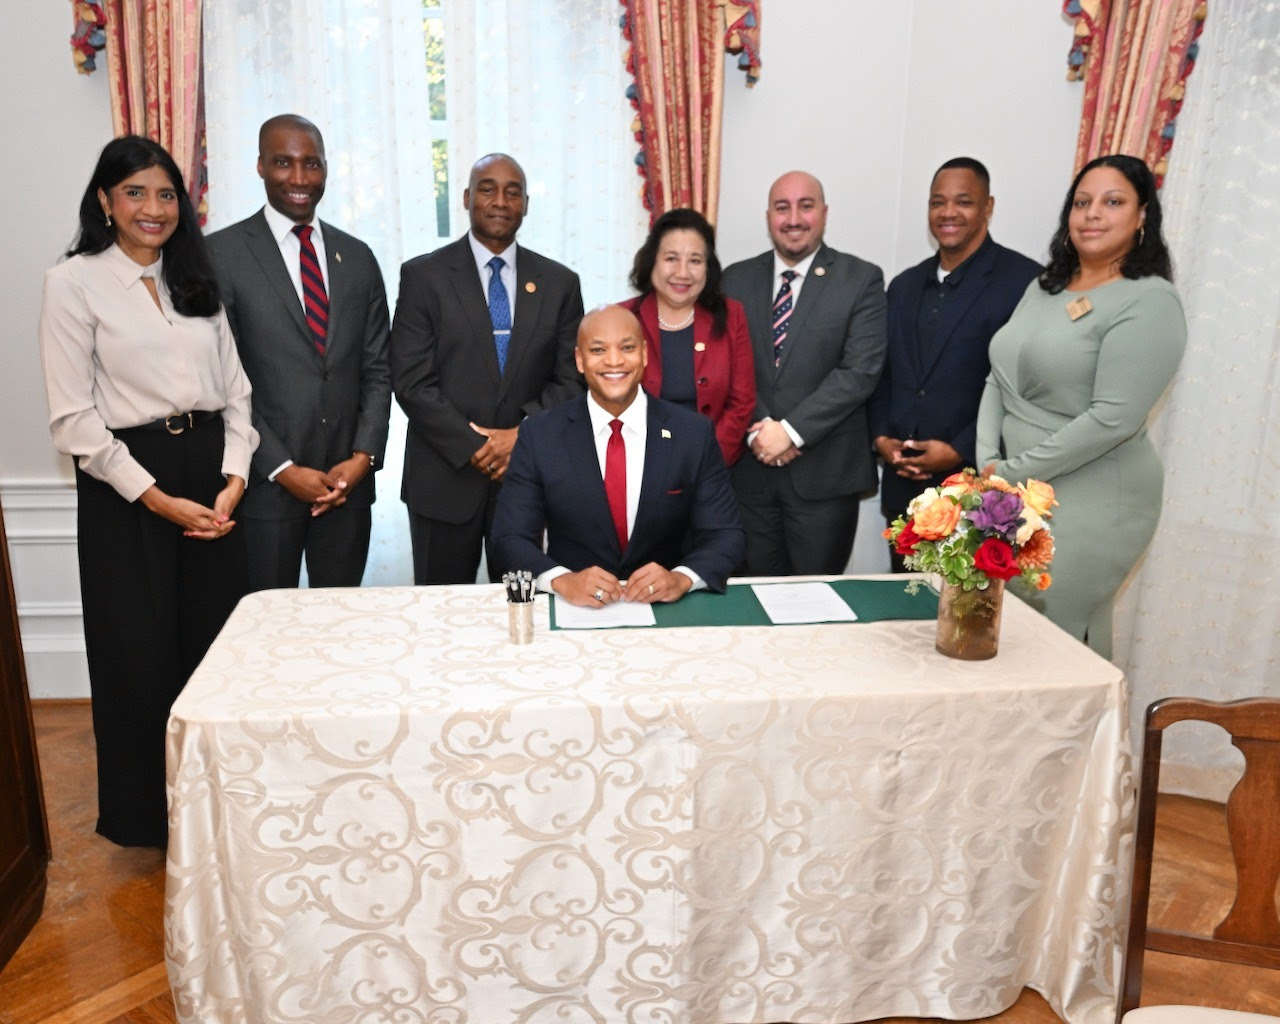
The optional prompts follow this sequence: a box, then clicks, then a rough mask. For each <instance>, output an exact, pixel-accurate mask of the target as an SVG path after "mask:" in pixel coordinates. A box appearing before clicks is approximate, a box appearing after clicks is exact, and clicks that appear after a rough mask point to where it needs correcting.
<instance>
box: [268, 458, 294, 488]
mask: <svg viewBox="0 0 1280 1024" xmlns="http://www.w3.org/2000/svg"><path fill="white" fill-rule="evenodd" d="M292 465H293V459H285V460H284V462H282V463H280V465H278V466H276V468H275V469H273V470H272V471H271V472H270V473H268V474H267V479H268V480H270V481H271V482H272V483H275V482H276V477H278V476H279V475H280V474H281V473H283V472H284V471H285V470H286V469H288V468H289V467H290V466H292Z"/></svg>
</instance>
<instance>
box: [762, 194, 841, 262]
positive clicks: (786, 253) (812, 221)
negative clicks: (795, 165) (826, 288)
mask: <svg viewBox="0 0 1280 1024" xmlns="http://www.w3.org/2000/svg"><path fill="white" fill-rule="evenodd" d="M767 220H768V223H769V237H770V238H771V239H773V247H774V249H775V250H776V251H777V253H778V255H779V256H781V257H782V261H783V262H784V263H786V264H787V266H790V267H794V266H795V265H796V264H797V263H799V262H800V261H801V260H802V259H804V258H805V257H806V256H808V255H809V254H810V253H814V252H817V251H818V246H820V245H821V244H822V235H823V232H825V231H826V230H827V204H826V201H825V199H824V198H823V194H822V185H821V183H820V182H819V181H818V179H817V178H815V177H814V176H813V175H812V174H805V173H804V172H803V171H792V172H790V173H789V174H784V175H783V176H782V177H781V178H779V179H778V180H777V181H775V182H774V183H773V188H771V189H769V210H768V213H767Z"/></svg>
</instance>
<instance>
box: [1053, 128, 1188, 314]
mask: <svg viewBox="0 0 1280 1024" xmlns="http://www.w3.org/2000/svg"><path fill="white" fill-rule="evenodd" d="M1095 167H1113V168H1115V169H1116V170H1117V171H1119V172H1120V173H1121V174H1123V175H1124V176H1125V178H1126V179H1127V180H1128V182H1129V184H1130V185H1132V186H1133V190H1134V191H1135V192H1136V193H1138V205H1139V206H1145V207H1146V208H1147V216H1146V219H1145V220H1144V221H1143V224H1142V227H1141V228H1140V229H1139V230H1138V233H1137V235H1135V236H1134V239H1133V248H1132V249H1130V250H1129V251H1128V253H1126V254H1125V257H1124V259H1123V260H1122V261H1121V263H1120V273H1121V274H1123V275H1124V276H1125V277H1128V278H1131V279H1137V278H1139V277H1153V276H1154V277H1163V278H1164V279H1165V280H1166V281H1172V280H1173V261H1172V260H1171V259H1170V258H1169V249H1168V247H1167V246H1166V245H1165V244H1164V235H1163V234H1162V233H1161V230H1160V225H1161V224H1162V223H1163V221H1164V215H1163V214H1162V213H1161V211H1160V195H1159V193H1157V192H1156V179H1155V177H1154V176H1153V175H1152V174H1151V168H1149V167H1148V166H1147V165H1146V164H1145V163H1143V162H1142V161H1141V160H1139V159H1138V158H1137V157H1136V156H1125V155H1124V154H1122V153H1114V154H1112V155H1110V156H1100V157H1098V158H1096V159H1094V160H1090V161H1089V162H1088V163H1087V164H1085V165H1084V166H1083V167H1082V168H1080V173H1079V174H1077V175H1076V177H1075V180H1074V181H1073V182H1071V187H1070V188H1069V189H1067V198H1066V199H1065V200H1063V203H1062V213H1061V214H1059V215H1058V230H1057V231H1056V232H1054V235H1053V238H1052V240H1051V241H1050V242H1049V265H1048V266H1047V267H1045V270H1044V273H1043V274H1041V275H1040V287H1041V288H1043V289H1044V290H1045V291H1047V292H1048V293H1049V294H1050V295H1057V294H1058V292H1060V291H1062V289H1064V288H1065V287H1066V286H1067V285H1068V284H1070V282H1071V278H1072V277H1074V276H1075V273H1076V271H1077V270H1079V269H1080V254H1079V253H1077V252H1076V247H1075V246H1074V245H1072V244H1071V233H1070V231H1069V229H1068V227H1067V221H1068V220H1069V218H1070V217H1071V204H1072V203H1073V202H1074V201H1075V197H1076V189H1077V188H1079V187H1080V179H1081V178H1083V177H1084V176H1085V175H1086V174H1088V173H1089V172H1090V171H1091V170H1093V169H1094V168H1095Z"/></svg>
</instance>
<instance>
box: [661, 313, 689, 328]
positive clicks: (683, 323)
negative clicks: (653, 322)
mask: <svg viewBox="0 0 1280 1024" xmlns="http://www.w3.org/2000/svg"><path fill="white" fill-rule="evenodd" d="M695 312H696V310H692V309H691V310H689V315H688V316H687V317H685V318H684V319H683V320H682V321H680V323H678V324H669V323H667V321H665V320H664V319H662V314H661V313H659V314H658V326H659V327H661V328H662V329H663V330H664V331H683V330H684V329H685V328H686V327H688V326H689V325H690V324H691V323H693V314H694V313H695Z"/></svg>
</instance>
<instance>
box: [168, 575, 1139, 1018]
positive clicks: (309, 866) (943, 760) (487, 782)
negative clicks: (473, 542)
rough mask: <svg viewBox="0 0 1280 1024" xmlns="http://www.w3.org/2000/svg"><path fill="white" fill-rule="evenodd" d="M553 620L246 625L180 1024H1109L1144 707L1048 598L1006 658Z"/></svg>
mask: <svg viewBox="0 0 1280 1024" xmlns="http://www.w3.org/2000/svg"><path fill="white" fill-rule="evenodd" d="M899 579H901V578H900V577H899ZM535 621H536V627H535V633H534V641H533V642H532V643H531V644H529V645H527V646H519V645H515V644H512V643H510V642H509V641H508V629H507V609H506V602H505V600H504V597H503V594H502V589H501V587H500V586H488V585H477V586H463V587H428V588H411V587H404V588H367V589H349V590H344V589H333V590H278V591H266V592H262V593H257V594H253V595H250V596H249V597H247V598H245V599H244V601H242V602H241V604H240V605H239V607H238V608H237V609H236V611H235V612H234V613H233V614H232V616H231V618H230V620H229V621H228V622H227V625H226V627H225V628H224V629H223V631H222V633H221V634H220V635H219V637H218V638H217V640H216V641H215V643H214V644H213V646H212V648H211V649H210V651H209V654H208V656H207V657H206V658H205V660H204V662H203V663H202V664H201V666H200V667H199V669H198V670H197V671H196V673H195V674H194V675H193V676H192V678H191V680H190V682H189V683H188V685H187V687H186V689H185V691H184V692H183V693H182V695H181V696H180V697H179V699H178V700H177V702H176V703H175V704H174V706H173V712H172V716H171V718H170V721H169V728H168V736H167V742H168V780H169V793H170V840H169V848H168V881H167V891H166V899H165V944H166V959H167V963H168V970H169V978H170V982H171V985H172V988H173V993H174V1002H175V1006H176V1009H177V1014H178V1019H179V1020H180V1021H184V1022H195V1021H200V1022H227V1024H230V1022H306V1024H347V1022H351V1024H356V1022H360V1024H364V1022H393V1021H394V1022H399V1024H418V1022H424V1024H425V1022H431V1024H507V1022H510V1024H517V1022H519V1024H553V1022H554V1024H589V1022H626V1024H746V1022H780V1021H787V1022H795V1024H801V1022H812V1024H837V1022H851V1021H863V1020H872V1019H875V1018H878V1017H885V1016H936V1017H945V1018H949V1019H957V1020H960V1019H972V1018H977V1017H984V1016H988V1015H990V1014H993V1013H997V1012H999V1011H1000V1010H1002V1009H1004V1008H1006V1007H1008V1006H1009V1005H1011V1004H1012V1003H1013V1002H1014V1001H1015V1000H1016V999H1017V997H1018V995H1019V993H1020V991H1021V990H1022V988H1023V987H1024V986H1030V987H1032V988H1034V989H1036V990H1037V991H1039V992H1040V993H1042V994H1043V995H1044V996H1045V998H1046V999H1047V1000H1048V1002H1049V1004H1050V1005H1051V1006H1052V1008H1053V1009H1054V1011H1055V1012H1057V1013H1058V1014H1059V1015H1060V1016H1061V1017H1063V1018H1064V1019H1065V1020H1066V1021H1068V1022H1069V1024H1093V1022H1102V1021H1109V1020H1110V1019H1111V1016H1112V1014H1113V1013H1114V1007H1115V993H1116V978H1117V969H1118V963H1119V951H1120V946H1121V945H1122V942H1121V941H1120V940H1121V939H1122V938H1123V928H1124V904H1125V900H1126V898H1127V889H1128V865H1129V859H1130V856H1131V839H1132V830H1131V820H1130V818H1131V814H1132V788H1133V779H1132V766H1131V757H1130V749H1129V737H1128V724H1127V723H1128V713H1127V706H1126V704H1127V692H1126V684H1125V679H1124V676H1123V674H1122V673H1121V672H1120V671H1119V670H1118V669H1116V668H1115V667H1114V666H1112V665H1111V664H1109V663H1108V662H1106V661H1104V660H1102V659H1101V658H1099V657H1097V656H1096V655H1094V654H1093V653H1092V652H1091V651H1089V650H1088V649H1087V648H1085V647H1084V646H1082V645H1080V644H1078V643H1077V642H1076V641H1075V640H1073V639H1072V638H1070V637H1069V636H1067V635H1066V634H1065V633H1063V632H1061V631H1060V630H1058V629H1057V627H1055V626H1053V625H1052V624H1051V623H1049V622H1048V621H1047V620H1046V619H1044V618H1042V617H1041V616H1039V615H1038V614H1036V613H1035V612H1034V611H1032V610H1031V609H1030V608H1028V607H1027V606H1026V605H1024V604H1022V603H1021V602H1020V601H1018V600H1017V599H1015V598H1013V597H1011V596H1010V597H1008V598H1007V599H1006V602H1005V612H1004V625H1003V630H1002V635H1001V642H1000V653H999V654H998V656H997V657H996V658H994V659H993V660H991V661H987V662H961V661H953V660H950V659H947V658H944V657H943V656H941V655H939V654H938V653H936V652H935V650H934V647H933V624H932V622H927V621H882V622H856V623H825V624H819V625H791V626H760V625H753V626H733V627H724V626H720V627H716V626H698V627H692V628H647V629H645V628H638V629H609V630H599V631H596V630H575V631H570V630H552V629H550V628H549V624H548V614H547V599H546V598H543V597H540V598H539V599H538V600H537V602H536V604H535Z"/></svg>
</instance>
